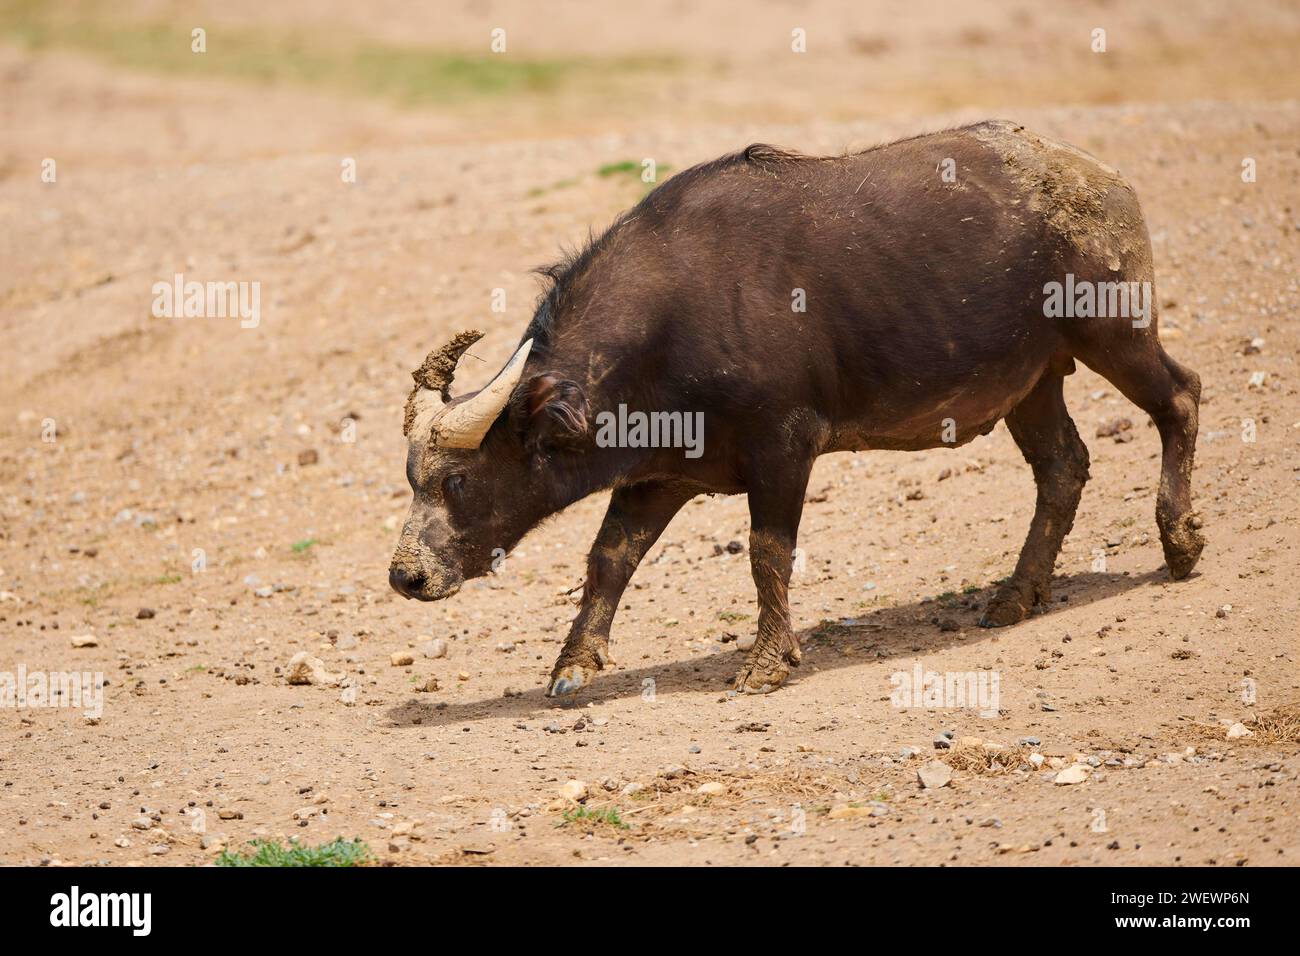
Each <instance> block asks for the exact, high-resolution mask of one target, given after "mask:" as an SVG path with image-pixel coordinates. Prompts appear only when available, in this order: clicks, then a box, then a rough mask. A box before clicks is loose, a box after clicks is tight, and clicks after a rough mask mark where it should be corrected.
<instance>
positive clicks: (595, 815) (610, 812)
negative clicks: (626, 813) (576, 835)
mask: <svg viewBox="0 0 1300 956" xmlns="http://www.w3.org/2000/svg"><path fill="white" fill-rule="evenodd" d="M570 823H577V824H590V825H595V826H608V827H614V828H615V829H616V830H630V829H632V828H631V827H630V826H628V825H627V824H626V823H624V822H623V818H622V817H621V816H619V814H618V807H604V808H603V809H600V810H590V809H588V808H587V807H574V808H573V809H571V810H565V811H564V814H563V819H561V820H560V822H559V823H557V824H556V826H557V827H562V826H565V825H567V824H570Z"/></svg>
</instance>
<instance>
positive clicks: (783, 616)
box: [735, 461, 811, 694]
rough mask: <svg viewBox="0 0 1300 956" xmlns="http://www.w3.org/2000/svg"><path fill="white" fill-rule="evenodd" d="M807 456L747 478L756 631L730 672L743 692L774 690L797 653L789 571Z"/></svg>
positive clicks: (805, 481) (796, 660)
mask: <svg viewBox="0 0 1300 956" xmlns="http://www.w3.org/2000/svg"><path fill="white" fill-rule="evenodd" d="M810 470H811V462H799V461H786V462H783V463H781V464H780V465H779V466H776V467H773V468H763V469H761V471H762V477H761V478H759V479H757V480H756V481H751V482H750V483H749V524H750V529H749V563H750V570H751V571H752V572H753V575H754V587H755V588H756V589H757V591H758V634H757V637H756V638H755V641H754V646H753V648H752V649H751V650H750V652H749V656H748V657H747V658H746V659H745V663H744V665H743V666H742V667H741V668H740V672H739V673H738V674H737V675H736V682H735V688H736V690H737V691H739V692H740V693H743V694H765V693H767V692H768V691H772V690H776V689H777V688H778V687H780V686H781V685H782V684H783V683H785V680H786V678H787V677H789V676H790V666H791V665H794V666H796V667H797V666H798V665H799V661H800V659H801V656H802V655H801V654H800V651H799V641H798V639H797V638H796V637H795V635H794V631H793V630H792V629H791V627H790V601H789V592H790V572H791V571H792V570H793V563H794V549H795V542H796V540H797V538H798V534H799V518H800V517H801V515H802V514H803V496H804V491H805V490H806V489H807V486H808V474H809V471H810Z"/></svg>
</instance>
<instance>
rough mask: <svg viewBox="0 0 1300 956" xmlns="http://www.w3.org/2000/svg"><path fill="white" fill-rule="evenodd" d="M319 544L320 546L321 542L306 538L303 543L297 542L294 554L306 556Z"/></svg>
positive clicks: (294, 544)
mask: <svg viewBox="0 0 1300 956" xmlns="http://www.w3.org/2000/svg"><path fill="white" fill-rule="evenodd" d="M317 544H320V542H319V541H317V540H316V539H315V538H304V539H303V540H301V541H295V542H294V543H293V553H294V554H305V553H306V552H308V551H310V550H311V548H312V547H313V546H314V545H317Z"/></svg>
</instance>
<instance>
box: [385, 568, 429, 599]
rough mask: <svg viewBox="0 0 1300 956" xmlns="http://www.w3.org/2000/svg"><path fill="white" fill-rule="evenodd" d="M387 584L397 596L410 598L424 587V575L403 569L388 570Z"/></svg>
mask: <svg viewBox="0 0 1300 956" xmlns="http://www.w3.org/2000/svg"><path fill="white" fill-rule="evenodd" d="M388 583H389V584H390V585H392V588H393V590H394V591H396V592H397V593H398V594H401V595H402V596H404V597H411V596H413V595H414V594H416V593H418V592H419V591H420V589H421V588H422V587H423V586H424V575H423V574H421V573H420V572H418V571H417V572H415V573H412V572H410V571H407V570H406V569H405V568H389V570H388Z"/></svg>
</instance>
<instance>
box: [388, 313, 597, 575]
mask: <svg viewBox="0 0 1300 956" xmlns="http://www.w3.org/2000/svg"><path fill="white" fill-rule="evenodd" d="M482 335H483V334H482V333H481V332H462V333H460V334H459V335H457V336H456V337H455V338H454V339H452V341H451V342H450V343H448V344H447V345H445V346H443V347H442V348H440V349H435V350H434V351H433V352H430V353H429V356H428V358H426V359H425V360H424V364H423V365H421V366H420V367H419V368H418V369H416V371H415V372H414V373H412V377H413V378H414V379H415V387H414V388H412V389H411V394H410V397H409V398H408V399H407V402H406V414H405V420H404V423H403V426H402V431H403V434H404V435H405V436H406V440H407V455H406V477H407V480H408V481H409V482H410V485H411V490H412V491H413V492H414V499H413V500H412V502H411V512H410V514H409V515H408V516H407V519H406V524H405V525H404V526H403V528H402V537H401V540H400V541H399V542H398V545H397V550H396V551H395V552H394V554H393V560H392V564H391V565H390V567H389V571H388V580H389V583H390V584H392V586H393V589H394V590H396V591H397V592H398V593H399V594H402V595H403V596H405V597H408V598H416V599H418V600H421V601H437V600H441V599H442V598H446V597H450V596H451V595H453V594H455V593H456V592H457V591H458V590H460V587H461V585H462V584H463V583H464V582H465V581H466V580H468V579H470V578H476V577H480V576H482V575H484V574H487V573H489V572H491V571H492V570H494V569H495V568H496V567H497V566H498V565H499V563H500V559H501V558H503V557H504V556H505V555H506V553H507V552H509V550H510V549H511V548H513V547H514V545H515V544H516V543H518V541H519V539H520V538H522V537H523V536H524V534H525V533H526V532H527V531H528V529H529V528H531V527H532V526H533V525H535V524H536V523H537V522H539V521H540V520H541V519H542V518H544V517H546V516H547V515H549V514H551V513H552V512H554V511H556V510H559V508H560V507H563V506H564V505H565V504H567V503H568V502H567V501H557V500H556V497H555V488H554V481H553V479H554V473H553V472H554V469H552V468H551V467H549V464H550V461H549V460H550V456H551V454H552V453H553V452H555V451H556V450H558V449H559V448H560V446H561V445H563V446H564V447H566V448H569V449H573V448H574V447H575V442H580V441H581V439H582V438H583V437H584V436H585V435H586V433H587V421H586V398H585V396H584V395H583V392H582V390H581V388H580V387H579V386H578V385H576V384H575V383H573V382H570V381H565V380H563V379H562V378H561V377H560V376H558V375H557V374H556V373H553V372H548V373H543V374H537V375H533V376H531V377H529V378H527V379H525V378H524V367H525V363H526V362H527V360H528V356H529V353H530V351H531V350H532V345H533V340H532V339H529V340H528V341H526V342H524V343H523V344H522V345H521V346H520V347H519V349H518V350H517V351H516V352H515V354H514V356H513V357H512V358H511V359H510V361H509V362H507V363H506V365H505V367H504V368H503V369H502V370H501V371H500V372H498V373H497V375H496V377H495V378H493V379H492V381H491V382H489V383H488V384H487V385H485V386H484V387H483V388H482V389H480V390H479V391H477V392H474V393H471V394H469V395H463V396H457V397H455V398H453V397H452V396H451V391H450V388H451V382H452V377H453V375H454V373H455V369H456V363H457V362H458V361H459V360H460V357H461V355H462V354H463V353H464V352H465V350H466V349H468V348H469V347H470V346H471V345H473V344H474V343H475V342H477V341H478V340H479V339H480V338H482ZM499 419H500V420H501V425H500V427H497V428H495V429H494V427H493V426H494V425H495V424H496V423H497V422H498V420H499Z"/></svg>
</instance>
